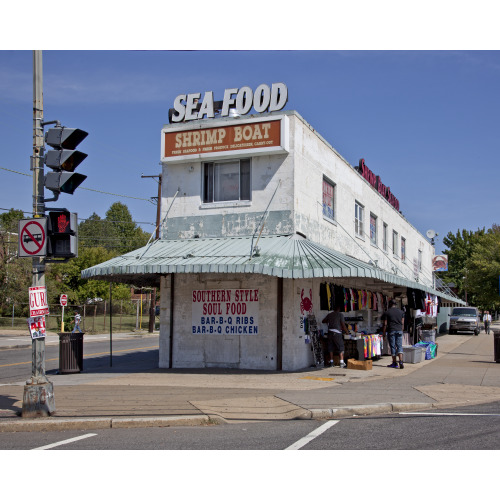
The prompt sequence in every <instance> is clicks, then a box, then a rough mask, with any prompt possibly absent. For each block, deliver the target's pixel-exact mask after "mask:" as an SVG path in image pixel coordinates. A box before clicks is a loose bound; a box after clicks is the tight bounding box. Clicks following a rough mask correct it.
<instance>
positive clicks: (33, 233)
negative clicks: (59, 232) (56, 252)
mask: <svg viewBox="0 0 500 500" xmlns="http://www.w3.org/2000/svg"><path fill="white" fill-rule="evenodd" d="M18 234H19V242H18V255H19V257H45V256H46V255H47V218H46V217H39V218H37V219H22V220H20V221H19V233H18Z"/></svg>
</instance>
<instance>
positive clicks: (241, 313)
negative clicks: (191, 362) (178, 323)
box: [192, 289, 259, 335]
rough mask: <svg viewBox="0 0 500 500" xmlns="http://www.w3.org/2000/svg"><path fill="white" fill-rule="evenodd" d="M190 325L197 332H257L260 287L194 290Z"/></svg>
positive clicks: (250, 333) (254, 333) (248, 333)
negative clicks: (258, 288)
mask: <svg viewBox="0 0 500 500" xmlns="http://www.w3.org/2000/svg"><path fill="white" fill-rule="evenodd" d="M192 301H193V308H192V324H193V330H192V331H193V333H194V334H198V335H200V334H201V335H257V334H258V333H259V290H257V289H250V290H241V289H238V290H194V291H193V297H192Z"/></svg>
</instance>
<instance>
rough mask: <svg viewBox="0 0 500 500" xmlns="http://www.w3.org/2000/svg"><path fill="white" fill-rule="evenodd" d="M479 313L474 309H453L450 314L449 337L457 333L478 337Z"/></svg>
mask: <svg viewBox="0 0 500 500" xmlns="http://www.w3.org/2000/svg"><path fill="white" fill-rule="evenodd" d="M479 328H480V327H479V311H478V310H477V309H476V308H475V307H454V308H453V310H452V311H451V314H450V335H451V334H454V333H458V332H466V333H473V334H474V335H479Z"/></svg>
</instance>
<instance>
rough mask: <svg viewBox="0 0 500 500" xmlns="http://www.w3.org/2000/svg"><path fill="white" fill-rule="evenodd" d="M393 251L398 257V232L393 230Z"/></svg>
mask: <svg viewBox="0 0 500 500" xmlns="http://www.w3.org/2000/svg"><path fill="white" fill-rule="evenodd" d="M392 253H393V254H394V255H395V256H396V257H397V255H398V233H397V232H396V231H392Z"/></svg>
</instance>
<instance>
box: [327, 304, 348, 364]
mask: <svg viewBox="0 0 500 500" xmlns="http://www.w3.org/2000/svg"><path fill="white" fill-rule="evenodd" d="M322 323H326V324H327V325H328V333H327V340H328V351H329V353H330V366H333V353H334V352H338V353H339V357H340V368H345V367H346V364H345V363H344V339H343V338H342V332H345V333H348V330H347V326H346V324H345V321H344V315H343V314H342V313H341V312H340V306H336V307H335V310H334V311H332V312H330V313H328V314H327V315H326V316H325V317H324V319H323V321H322Z"/></svg>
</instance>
